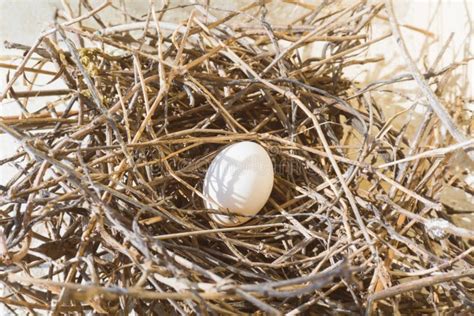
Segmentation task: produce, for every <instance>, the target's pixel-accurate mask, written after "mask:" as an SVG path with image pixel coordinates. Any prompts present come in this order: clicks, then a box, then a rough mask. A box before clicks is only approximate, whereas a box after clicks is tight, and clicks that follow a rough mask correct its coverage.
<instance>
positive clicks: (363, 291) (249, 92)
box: [0, 1, 474, 314]
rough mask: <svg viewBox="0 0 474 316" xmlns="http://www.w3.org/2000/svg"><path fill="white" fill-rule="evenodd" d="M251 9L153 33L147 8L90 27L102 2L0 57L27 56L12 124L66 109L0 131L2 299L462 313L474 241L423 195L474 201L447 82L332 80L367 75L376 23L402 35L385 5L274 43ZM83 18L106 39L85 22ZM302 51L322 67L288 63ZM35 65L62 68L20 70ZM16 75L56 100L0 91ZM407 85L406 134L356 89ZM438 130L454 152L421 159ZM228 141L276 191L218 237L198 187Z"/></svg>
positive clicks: (330, 10) (27, 304)
mask: <svg viewBox="0 0 474 316" xmlns="http://www.w3.org/2000/svg"><path fill="white" fill-rule="evenodd" d="M287 2H289V3H294V5H298V4H297V3H299V5H303V6H304V5H305V4H304V3H302V2H297V1H287ZM82 3H83V5H85V6H86V8H87V1H82ZM263 4H264V2H255V3H253V4H250V5H248V6H246V7H244V8H242V9H241V10H240V11H238V12H222V11H218V12H217V13H219V14H221V16H222V17H220V18H218V19H217V18H214V17H213V15H212V14H213V12H214V13H216V12H215V11H213V10H209V8H207V7H205V6H200V5H193V8H194V10H193V11H192V12H193V13H192V14H191V15H190V16H189V19H188V20H187V21H186V22H185V23H182V24H173V23H169V22H164V21H162V17H163V15H164V14H165V13H166V11H167V10H172V9H173V8H172V7H164V8H161V9H159V10H157V9H155V8H151V10H150V12H152V13H151V14H149V15H148V16H145V17H143V18H140V19H133V17H130V16H128V19H129V23H127V24H118V25H114V26H110V27H105V23H104V22H103V21H102V20H101V19H100V16H99V14H98V13H100V12H101V11H102V10H104V9H107V10H110V9H115V10H117V12H120V8H115V7H113V8H111V3H109V2H108V1H106V2H105V3H104V4H103V5H101V6H99V7H97V8H95V9H94V8H90V7H89V8H87V9H88V10H89V11H88V13H86V14H84V15H82V16H80V17H78V18H75V19H73V20H69V21H68V22H65V23H62V24H56V26H55V28H54V29H52V30H51V31H48V32H46V33H44V35H43V36H41V37H40V38H39V39H38V41H37V42H36V43H35V44H34V45H33V46H32V47H22V46H21V45H19V44H16V43H9V45H10V46H11V47H13V48H23V49H25V51H27V53H26V54H25V57H24V58H23V62H22V63H21V64H20V65H19V66H11V65H8V64H0V67H4V68H16V69H15V71H14V72H13V75H12V76H10V78H9V83H8V84H7V85H6V86H5V88H4V93H3V95H1V97H0V99H2V100H3V99H5V98H6V97H8V98H12V99H15V100H17V101H18V102H20V103H21V104H23V106H24V109H27V108H28V102H29V101H31V100H32V99H33V98H41V97H42V96H48V95H49V96H50V95H56V96H58V104H65V105H66V106H65V110H64V111H61V112H56V111H55V110H54V106H49V107H47V108H44V109H43V110H41V111H38V112H36V113H28V112H26V113H24V115H22V116H21V117H3V118H1V119H0V130H1V131H3V132H4V133H8V134H10V135H12V136H13V137H15V138H16V139H17V140H19V141H20V142H21V149H20V150H19V151H18V153H17V154H16V155H14V156H12V157H11V158H8V159H4V160H3V161H1V164H6V163H13V164H15V166H17V167H18V174H17V176H15V177H13V178H12V179H11V180H10V182H9V183H8V184H7V185H6V186H5V187H2V188H0V193H1V195H2V196H1V198H0V206H1V210H2V211H1V219H0V221H1V223H2V226H3V229H2V230H1V234H0V255H1V258H2V262H3V263H2V264H1V265H0V270H1V271H0V282H2V283H3V285H4V286H5V288H6V291H5V293H6V294H5V295H4V296H3V297H1V298H0V302H2V303H3V304H5V305H6V306H8V308H11V309H12V310H13V309H16V308H24V309H26V310H28V311H30V312H33V311H42V310H43V311H45V310H46V311H51V312H52V313H53V314H57V313H63V312H64V313H65V312H73V311H76V312H86V311H91V310H94V311H96V312H99V313H109V314H117V313H118V312H119V311H123V313H124V314H127V313H130V312H132V311H135V312H136V313H137V314H150V313H156V314H160V313H166V314H174V313H180V314H190V313H192V314H207V313H212V314H240V313H253V312H257V311H262V312H265V313H269V314H281V313H289V314H298V313H301V312H303V311H307V312H310V313H313V314H325V313H361V312H363V311H366V312H367V313H368V314H371V313H373V312H377V313H404V314H411V313H435V312H437V311H445V312H447V311H448V310H449V311H450V312H453V313H458V312H462V311H467V310H468V309H469V304H472V303H473V298H472V292H470V291H472V282H469V277H470V278H472V276H473V275H474V267H473V258H472V250H473V247H472V242H471V241H470V239H472V237H473V232H472V231H470V230H467V229H463V228H460V227H457V226H455V225H454V224H452V223H450V222H449V221H447V220H446V219H447V217H446V215H445V211H446V210H445V207H444V206H443V205H442V204H441V203H440V202H439V200H438V196H439V192H440V190H441V189H442V188H443V185H444V184H445V183H450V185H452V186H455V187H457V188H458V189H461V190H465V191H466V192H472V188H469V187H468V186H467V184H466V183H464V182H463V180H462V179H461V178H459V177H454V176H453V175H452V174H451V173H450V169H449V166H448V162H449V158H450V157H451V154H452V153H453V152H455V151H456V152H459V151H462V150H463V149H464V150H467V149H469V148H472V147H473V141H472V140H469V139H468V138H466V137H465V136H463V135H462V133H461V132H459V131H458V130H457V127H456V125H455V122H453V121H452V119H451V118H450V117H449V114H448V112H447V110H446V109H444V108H443V105H441V104H440V102H439V101H438V100H437V99H436V98H437V97H436V96H435V95H434V94H433V93H432V92H431V90H430V88H429V86H428V85H427V84H426V83H424V81H428V82H429V83H431V84H432V83H433V82H435V81H436V80H437V78H439V76H440V75H441V74H443V73H444V72H445V71H444V72H439V73H429V74H421V73H419V70H418V69H416V65H414V67H415V68H410V69H411V71H412V72H411V74H408V75H402V76H399V77H398V78H395V79H394V80H391V81H380V82H374V83H372V84H370V85H368V86H366V87H360V86H358V85H357V83H355V82H351V81H349V80H347V79H345V78H344V76H343V71H344V69H345V67H349V66H351V65H354V64H360V65H364V64H366V63H373V62H378V61H380V59H379V58H369V57H364V55H363V52H364V50H365V49H366V48H367V47H369V46H370V45H372V44H374V43H376V42H379V41H382V40H387V38H388V37H390V36H391V34H390V33H388V34H385V35H383V36H382V37H379V38H371V36H370V26H371V23H372V20H373V18H374V17H375V16H377V15H378V14H379V13H380V12H381V11H384V10H386V8H388V11H386V12H388V13H389V18H390V19H391V21H392V22H393V26H394V31H395V33H396V34H395V35H396V36H400V34H399V33H397V32H396V30H397V28H398V25H397V23H396V21H395V20H394V19H393V18H394V17H393V14H390V12H391V10H390V4H389V3H388V4H387V7H386V6H385V5H384V4H372V5H368V4H366V3H365V2H364V1H361V2H356V3H354V4H353V5H351V6H347V7H344V8H342V9H341V8H340V7H338V6H332V5H331V4H326V5H322V6H321V7H314V8H313V7H308V8H309V9H312V10H311V11H310V13H308V14H305V15H304V16H302V17H301V18H300V19H297V20H295V22H294V23H293V24H292V25H291V26H288V27H286V26H281V25H273V26H272V25H270V24H269V23H267V22H266V20H265V14H266V13H267V8H266V7H265V6H264V5H263ZM306 6H309V5H308V4H306ZM174 9H176V8H174ZM177 9H180V8H179V7H178V8H177ZM85 12H87V10H86V11H85ZM384 12H385V11H384ZM121 14H125V15H127V13H126V12H121ZM89 17H93V18H94V19H95V20H96V21H97V23H98V24H99V25H103V27H101V28H98V29H92V28H90V27H86V26H83V25H82V24H81V22H82V21H83V20H85V19H87V18H89ZM247 19H249V20H250V21H251V23H250V24H247V25H244V26H243V25H242V23H240V24H239V23H235V22H236V21H238V22H241V21H246V20H247ZM143 30H146V32H143ZM72 39H74V40H75V43H74V42H73V41H72ZM78 39H80V41H79V40H78ZM282 40H285V41H286V43H287V45H286V46H282ZM316 41H322V42H326V43H327V44H326V45H327V46H326V49H325V51H326V56H318V57H315V58H313V59H307V60H303V59H302V58H301V55H300V53H299V52H300V51H301V49H303V48H305V47H307V46H308V45H311V44H312V43H314V42H316ZM401 41H402V39H400V42H401ZM77 43H82V44H84V43H85V44H86V45H87V47H102V48H101V49H99V48H80V47H79V46H78V44H77ZM92 44H93V45H92ZM60 45H62V47H64V50H61V49H59V47H60ZM112 51H114V53H113V54H112V53H111V52H112ZM32 56H39V57H41V58H42V60H43V61H44V62H43V63H42V64H44V63H53V64H55V65H56V66H57V69H58V71H57V72H50V71H45V70H42V69H41V65H42V64H40V66H37V67H26V66H27V65H28V61H29V59H30V58H31V57H32ZM412 66H413V65H412ZM455 66H456V65H454V66H453V67H455ZM26 73H34V74H36V75H39V74H41V75H48V76H51V77H52V78H53V79H59V78H61V79H62V80H63V81H64V82H65V83H66V85H67V89H63V90H57V89H56V90H48V89H47V87H45V88H41V89H40V90H39V91H38V90H30V91H14V90H12V89H11V87H12V85H13V83H14V82H15V81H16V80H17V79H18V78H21V76H24V75H25V74H26ZM413 78H415V79H417V82H418V84H420V85H422V91H426V89H428V90H429V92H431V94H432V95H429V96H428V97H429V98H430V99H429V100H430V102H431V103H433V102H434V103H435V105H434V106H435V108H434V114H433V112H432V111H427V113H426V115H425V117H424V119H423V120H422V122H421V123H420V124H419V125H418V126H417V129H416V133H414V135H408V134H407V132H406V131H407V125H408V123H407V125H405V126H403V127H402V128H401V129H399V130H397V129H395V128H393V126H392V124H391V122H392V120H393V119H394V118H395V117H394V118H388V119H387V118H385V117H384V116H383V110H382V109H381V108H380V105H378V104H377V103H376V102H375V100H374V99H372V98H371V97H370V92H371V91H373V90H376V89H380V88H382V87H385V86H387V85H391V84H394V83H397V82H400V81H406V80H413ZM413 82H415V81H413ZM423 84H425V86H423ZM32 89H33V86H32ZM392 89H396V88H393V86H392ZM423 89H424V90H423ZM429 92H428V93H429ZM399 93H403V92H399ZM432 98H434V99H433V100H432ZM437 106H438V107H439V106H440V107H441V110H444V111H445V112H443V111H441V110H440V111H441V112H439V111H438V110H439V108H436V107H437ZM440 113H441V114H440ZM443 113H445V114H446V115H447V117H443ZM440 115H441V116H440ZM438 118H440V120H438ZM446 120H447V121H446ZM446 122H448V123H446ZM451 123H452V126H451V125H449V124H451ZM441 124H445V126H446V124H448V125H449V126H451V128H452V129H454V130H455V132H453V133H455V134H456V132H457V133H459V134H456V135H454V139H455V140H456V141H459V142H458V143H454V144H453V145H449V143H448V142H449V139H448V140H446V143H445V145H444V146H443V145H441V144H439V143H437V141H436V140H435V139H434V138H433V131H435V130H439V129H440V128H441V126H442V125H441ZM448 130H449V128H448ZM449 131H451V130H449ZM459 135H461V136H459ZM242 140H251V141H255V142H258V143H259V144H261V145H262V146H264V147H265V148H266V149H267V150H268V152H269V154H270V155H271V157H272V160H273V163H274V166H275V184H274V189H273V192H272V195H271V198H270V200H269V201H268V203H267V205H266V206H265V208H264V209H263V210H262V211H261V212H260V213H259V214H258V215H257V216H255V217H254V218H252V219H251V220H250V221H248V222H247V223H245V224H244V225H242V226H237V227H231V228H221V227H218V226H217V225H216V224H215V223H213V222H212V221H211V220H210V218H209V216H208V214H209V213H210V212H216V211H215V210H206V209H203V203H202V194H201V193H200V192H201V188H202V180H203V176H204V173H205V171H206V166H207V165H208V164H209V162H210V161H211V160H212V159H213V157H214V156H215V155H216V154H217V153H218V152H219V150H221V149H222V148H223V147H224V146H226V145H227V144H230V143H233V142H236V141H242ZM448 145H449V146H448ZM426 147H429V148H430V149H429V150H425V149H424V148H426ZM467 157H468V156H466V159H469V158H467ZM41 232H42V233H41ZM39 267H43V268H42V269H38V268H39ZM38 271H39V272H38ZM471 306H472V305H471Z"/></svg>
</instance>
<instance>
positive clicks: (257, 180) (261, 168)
mask: <svg viewBox="0 0 474 316" xmlns="http://www.w3.org/2000/svg"><path fill="white" fill-rule="evenodd" d="M272 188H273V164H272V161H271V159H270V156H268V153H267V152H266V150H265V149H264V148H263V147H262V146H260V145H259V144H257V143H254V142H250V141H244V142H239V143H236V144H233V145H230V146H227V147H226V148H224V149H223V150H222V151H221V152H220V153H219V154H218V155H217V156H216V157H215V158H214V160H213V161H212V162H211V165H210V166H209V169H208V170H207V173H206V177H205V179H204V187H203V194H204V196H205V197H206V199H205V200H204V205H205V207H206V208H207V209H214V210H218V211H220V212H226V211H230V212H231V213H236V214H240V215H246V216H253V215H255V214H257V213H258V212H259V211H260V210H261V209H262V208H263V206H264V205H265V203H266V202H267V200H268V198H269V197H270V193H271V192H272ZM211 218H212V219H213V220H214V221H216V222H217V223H219V224H221V225H224V226H233V225H239V224H242V223H243V222H246V221H247V220H249V219H250V217H241V216H232V215H221V214H211Z"/></svg>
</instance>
